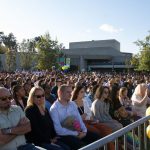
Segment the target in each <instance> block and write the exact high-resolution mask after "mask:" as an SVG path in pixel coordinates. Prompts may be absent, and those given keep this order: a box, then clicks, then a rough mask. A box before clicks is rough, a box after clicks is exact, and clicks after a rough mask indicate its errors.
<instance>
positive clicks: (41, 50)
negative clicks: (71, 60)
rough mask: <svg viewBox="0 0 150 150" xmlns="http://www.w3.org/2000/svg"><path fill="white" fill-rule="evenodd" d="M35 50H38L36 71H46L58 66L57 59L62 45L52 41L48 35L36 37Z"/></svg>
mask: <svg viewBox="0 0 150 150" xmlns="http://www.w3.org/2000/svg"><path fill="white" fill-rule="evenodd" d="M35 40H36V48H37V50H38V64H37V67H38V69H42V70H46V69H50V68H51V67H52V66H56V67H57V66H58V63H57V57H59V55H60V54H61V52H62V51H61V50H62V49H63V45H62V44H58V41H57V40H52V39H51V37H50V34H49V33H46V34H45V35H42V36H40V37H36V38H35Z"/></svg>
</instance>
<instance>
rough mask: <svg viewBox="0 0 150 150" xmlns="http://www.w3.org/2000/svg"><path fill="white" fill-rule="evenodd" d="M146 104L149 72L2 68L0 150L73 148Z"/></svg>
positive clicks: (140, 112)
mask: <svg viewBox="0 0 150 150" xmlns="http://www.w3.org/2000/svg"><path fill="white" fill-rule="evenodd" d="M149 104H150V76H149V74H136V73H134V74H125V73H118V74H117V73H115V74H114V73H98V72H83V73H69V72H68V73H63V72H56V71H51V72H48V71H43V72H15V73H6V72H4V73H0V150H45V149H46V150H77V149H79V148H81V147H83V146H85V145H87V144H90V143H92V142H94V141H96V140H98V139H100V138H103V137H105V136H107V135H109V134H111V133H113V132H115V131H117V130H119V129H121V128H123V127H125V126H127V125H129V124H131V123H132V122H134V121H136V120H138V119H140V118H142V117H144V116H145V112H146V109H147V107H148V106H149ZM108 149H109V150H114V149H115V146H114V143H113V142H110V143H108Z"/></svg>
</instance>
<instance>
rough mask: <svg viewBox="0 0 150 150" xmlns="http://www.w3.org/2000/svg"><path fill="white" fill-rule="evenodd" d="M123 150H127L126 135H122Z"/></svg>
mask: <svg viewBox="0 0 150 150" xmlns="http://www.w3.org/2000/svg"><path fill="white" fill-rule="evenodd" d="M124 150H127V135H126V134H125V135H124Z"/></svg>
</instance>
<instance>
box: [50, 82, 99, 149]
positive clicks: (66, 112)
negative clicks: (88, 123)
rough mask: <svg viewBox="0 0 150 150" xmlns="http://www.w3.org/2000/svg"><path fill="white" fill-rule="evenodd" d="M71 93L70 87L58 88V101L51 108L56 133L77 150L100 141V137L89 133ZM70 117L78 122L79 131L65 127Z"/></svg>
mask: <svg viewBox="0 0 150 150" xmlns="http://www.w3.org/2000/svg"><path fill="white" fill-rule="evenodd" d="M71 92H72V87H70V86H68V85H62V86H60V87H59V88H58V99H57V101H56V102H55V103H54V104H53V105H52V106H51V108H50V114H51V116H52V119H53V122H54V127H55V130H56V133H57V134H58V135H59V136H61V137H62V139H63V142H64V143H66V144H68V145H69V146H70V148H71V149H72V150H77V149H79V148H81V147H82V146H84V145H87V144H90V143H92V142H94V141H96V140H98V139H99V138H100V137H99V135H97V134H96V133H93V132H90V131H87V128H86V127H85V124H84V123H83V121H82V118H81V116H80V114H79V112H78V109H77V105H76V104H75V103H74V102H73V101H70V98H71ZM69 116H73V117H74V118H76V120H77V121H78V124H79V126H80V128H79V129H78V130H71V129H68V128H67V127H66V126H63V122H64V120H65V119H67V117H69Z"/></svg>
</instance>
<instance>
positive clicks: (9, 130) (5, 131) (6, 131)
mask: <svg viewBox="0 0 150 150" xmlns="http://www.w3.org/2000/svg"><path fill="white" fill-rule="evenodd" d="M1 132H2V134H11V128H4V129H1Z"/></svg>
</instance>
